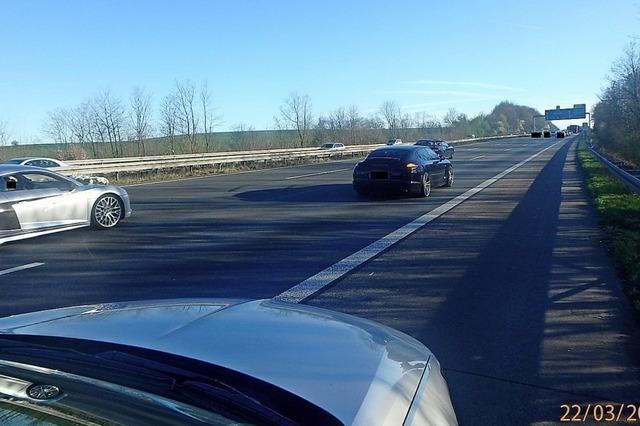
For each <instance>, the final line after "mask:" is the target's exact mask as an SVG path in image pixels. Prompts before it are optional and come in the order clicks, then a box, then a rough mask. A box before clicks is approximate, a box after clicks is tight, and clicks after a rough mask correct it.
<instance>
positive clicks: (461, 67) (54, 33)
mask: <svg viewBox="0 0 640 426" xmlns="http://www.w3.org/2000/svg"><path fill="white" fill-rule="evenodd" d="M1 6H2V9H1V10H2V12H1V13H0V40H2V42H1V43H0V119H3V120H5V121H6V122H7V123H8V125H9V128H10V130H11V131H12V134H13V136H14V137H16V138H19V139H23V140H26V139H29V138H32V137H41V129H42V127H43V123H44V121H45V119H46V115H47V112H48V111H50V110H52V109H54V108H56V107H70V106H75V105H77V104H78V103H80V102H81V101H83V100H84V99H86V98H88V97H90V96H92V95H94V94H96V93H97V92H99V91H102V90H105V89H109V90H111V91H112V92H113V93H115V94H117V95H119V96H121V97H122V98H123V99H125V100H126V99H127V97H128V96H129V93H130V91H131V89H132V87H133V86H135V85H139V86H142V87H144V88H146V89H147V90H148V91H150V92H152V93H153V95H154V100H155V101H156V102H157V101H159V99H160V98H161V97H162V96H163V95H164V94H166V93H167V92H168V91H170V90H171V88H172V86H173V84H174V82H175V80H176V79H179V80H186V79H190V80H193V81H194V82H201V81H205V80H206V81H207V82H208V84H209V87H210V88H211V89H212V91H213V94H214V101H215V104H216V106H217V108H218V113H219V114H220V115H222V118H223V123H222V125H221V127H220V130H224V129H228V128H232V127H234V126H235V125H236V124H238V123H241V122H242V123H246V124H249V125H253V126H254V127H255V128H268V127H272V126H273V116H274V115H275V114H276V113H277V111H278V106H279V105H280V104H281V103H282V101H283V99H284V98H285V97H286V96H287V95H288V93H290V92H291V91H294V90H297V91H298V92H300V93H304V94H308V95H309V96H310V97H311V99H312V102H313V109H314V113H315V114H316V115H318V114H323V113H327V112H329V111H331V110H332V109H334V108H336V107H338V106H348V105H351V104H354V105H357V106H358V107H359V108H360V110H361V112H363V113H371V112H375V111H376V110H377V109H378V107H379V105H380V104H381V103H382V102H383V101H385V100H395V101H396V102H397V103H398V104H399V105H401V106H402V108H403V109H404V110H406V111H407V112H414V111H426V112H428V113H431V114H435V115H439V116H441V115H443V114H444V113H445V112H446V111H447V109H448V108H450V107H455V108H457V109H458V110H460V111H462V112H465V113H467V114H469V115H474V114H476V113H478V112H481V111H484V112H489V111H490V110H491V108H492V106H493V105H495V104H496V103H497V102H499V101H500V100H504V99H509V100H512V101H514V102H517V103H522V104H527V105H531V106H534V107H536V108H538V109H540V110H543V109H545V108H553V107H555V105H562V106H563V107H565V106H567V107H568V106H571V105H572V104H574V103H587V104H588V105H587V106H588V107H590V106H591V105H592V104H593V102H594V101H595V100H596V95H597V93H598V92H599V91H600V89H601V88H602V87H603V86H604V84H605V81H606V80H605V77H606V75H607V73H608V72H609V69H610V67H611V64H612V62H613V61H614V60H615V59H616V58H618V57H619V56H620V55H621V54H622V51H623V49H624V48H625V46H626V45H627V44H628V43H629V42H630V40H632V38H633V37H634V36H635V37H638V36H640V2H639V1H638V0H615V1H601V0H563V1H547V0H537V1H535V2H533V1H532V2H524V1H514V0H511V1H498V0H493V1H492V0H486V1H482V2H468V1H459V0H447V1H445V0H441V1H427V0H410V1H400V0H399V1H394V2H391V1H372V0H368V1H333V0H325V1H322V2H320V1H318V2H304V1H268V2H267V1H243V0H237V1H188V0H185V1H179V2H178V1H175V2H169V1H158V0H156V1H135V2H134V1H106V0H104V1H99V0H95V1H86V0H85V1H72V0H67V1H54V0H50V1H35V0H16V1H14V0H3V2H2V5H1Z"/></svg>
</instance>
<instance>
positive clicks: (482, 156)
mask: <svg viewBox="0 0 640 426" xmlns="http://www.w3.org/2000/svg"><path fill="white" fill-rule="evenodd" d="M479 158H484V155H478V156H477V157H473V158H472V159H471V160H469V161H473V160H477V159H479Z"/></svg>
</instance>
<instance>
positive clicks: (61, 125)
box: [44, 108, 73, 145]
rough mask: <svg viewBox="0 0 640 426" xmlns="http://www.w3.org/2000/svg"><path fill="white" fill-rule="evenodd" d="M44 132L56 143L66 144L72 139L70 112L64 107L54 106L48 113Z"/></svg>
mask: <svg viewBox="0 0 640 426" xmlns="http://www.w3.org/2000/svg"><path fill="white" fill-rule="evenodd" d="M48 115H49V116H48V120H47V123H46V125H45V129H44V132H45V133H46V134H47V135H48V136H49V137H50V138H51V139H53V141H54V142H55V143H57V144H61V145H68V144H69V143H71V142H72V141H73V130H72V126H71V112H70V111H69V110H67V109H65V108H56V109H55V110H53V111H50V112H49V114H48Z"/></svg>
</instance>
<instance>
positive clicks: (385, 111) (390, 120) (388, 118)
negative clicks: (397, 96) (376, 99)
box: [380, 101, 402, 137]
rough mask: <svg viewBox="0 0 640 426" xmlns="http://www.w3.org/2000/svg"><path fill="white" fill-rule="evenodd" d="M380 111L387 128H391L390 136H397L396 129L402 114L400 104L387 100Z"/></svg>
mask: <svg viewBox="0 0 640 426" xmlns="http://www.w3.org/2000/svg"><path fill="white" fill-rule="evenodd" d="M380 113H381V114H382V118H383V119H384V121H385V123H386V126H387V129H388V130H389V133H390V134H389V136H390V137H394V136H396V134H395V133H396V129H397V128H398V127H399V125H400V117H401V115H402V112H401V111H400V107H399V106H398V104H396V103H395V102H393V101H385V102H383V103H382V105H381V106H380Z"/></svg>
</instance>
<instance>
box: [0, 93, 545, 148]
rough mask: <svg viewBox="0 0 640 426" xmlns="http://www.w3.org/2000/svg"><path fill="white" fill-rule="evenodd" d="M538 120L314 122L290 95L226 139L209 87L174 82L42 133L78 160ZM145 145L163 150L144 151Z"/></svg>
mask: <svg viewBox="0 0 640 426" xmlns="http://www.w3.org/2000/svg"><path fill="white" fill-rule="evenodd" d="M154 105H156V109H154ZM537 114H538V112H537V111H536V110H535V109H533V108H530V107H526V106H522V105H516V104H513V103H511V102H508V101H504V102H501V103H499V104H498V105H496V106H495V107H494V108H493V110H492V111H491V112H490V113H489V114H478V115H477V116H475V117H468V116H467V115H466V114H464V113H461V112H459V111H457V110H456V109H453V108H452V109H450V110H449V111H448V112H447V113H446V114H444V116H442V117H441V118H440V117H437V116H435V115H433V114H429V113H427V112H423V111H422V112H408V111H404V110H403V108H402V107H401V106H400V105H398V104H397V103H396V102H394V101H391V100H388V101H385V102H383V103H382V104H381V105H380V106H379V108H378V110H377V111H375V112H373V113H369V114H363V113H361V111H360V110H359V108H358V107H357V106H355V105H351V106H346V107H338V108H336V109H335V110H333V111H331V112H329V113H326V114H321V115H318V116H317V117H315V116H314V114H313V105H312V101H311V98H310V97H309V96H308V95H305V94H300V93H298V92H292V93H290V94H289V95H288V96H287V97H286V98H285V99H284V100H283V102H282V104H281V105H280V107H279V109H278V111H277V114H276V115H275V116H274V129H275V131H271V132H269V131H256V130H255V129H254V128H253V127H252V126H250V125H247V124H242V123H241V124H237V125H236V126H233V127H232V131H231V132H214V131H215V130H216V128H217V127H218V126H219V125H220V123H221V116H219V115H218V114H217V111H216V109H215V108H214V106H213V94H212V92H211V90H210V89H209V87H208V85H207V83H206V82H205V83H202V84H195V83H193V82H191V81H176V82H175V84H174V86H173V87H172V89H171V91H170V92H169V93H167V94H166V95H164V96H163V97H161V98H160V99H159V101H158V102H157V103H156V102H154V99H153V95H152V94H151V93H149V92H148V91H147V90H145V89H144V88H141V87H134V88H133V90H132V91H131V93H130V95H129V97H128V99H125V100H123V99H121V98H119V97H118V96H115V95H114V94H113V93H112V92H111V91H109V90H105V91H102V92H101V93H98V94H97V95H95V96H93V97H91V98H88V99H86V100H85V101H83V102H81V103H80V104H79V105H77V106H75V107H70V108H57V109H55V110H53V111H51V112H50V113H49V114H48V117H47V120H46V123H45V125H44V133H45V135H46V136H47V137H48V138H49V139H50V140H52V141H53V142H54V143H55V144H57V145H58V146H59V147H60V149H58V154H57V155H58V156H59V157H64V158H66V159H82V158H86V157H94V158H96V157H103V156H107V157H122V156H124V155H135V154H137V155H140V156H144V155H152V154H178V153H197V152H210V151H214V150H218V149H225V150H228V149H231V150H242V149H260V148H279V147H293V146H295V147H307V146H314V145H319V144H322V143H326V142H342V143H345V144H348V145H356V144H370V143H382V142H384V141H385V140H386V139H391V138H401V139H405V140H407V141H412V140H415V139H419V138H425V137H433V138H442V139H459V138H465V137H484V136H493V135H504V134H510V133H522V132H526V131H529V130H531V129H532V125H533V116H534V115H537ZM6 135H7V131H6V123H5V122H3V121H0V143H3V144H4V143H6V140H7V136H6ZM150 144H152V145H162V147H163V149H162V151H161V152H159V151H158V149H157V146H153V149H149V145H150ZM64 158H63V159H64Z"/></svg>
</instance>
